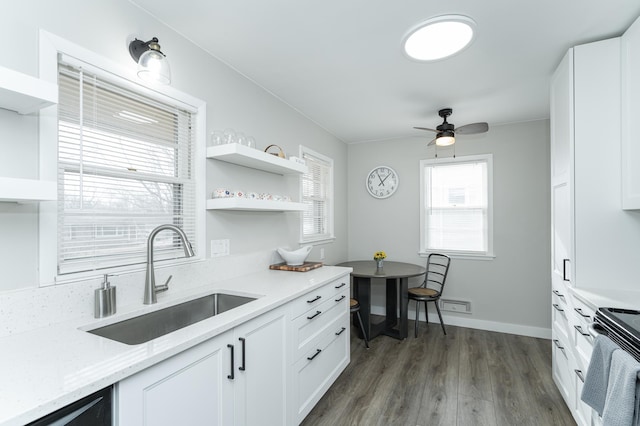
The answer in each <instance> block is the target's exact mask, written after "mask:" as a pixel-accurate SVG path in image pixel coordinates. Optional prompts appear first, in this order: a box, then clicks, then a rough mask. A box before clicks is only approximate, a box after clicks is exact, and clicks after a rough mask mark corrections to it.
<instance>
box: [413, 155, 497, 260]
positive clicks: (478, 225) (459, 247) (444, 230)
mask: <svg viewBox="0 0 640 426" xmlns="http://www.w3.org/2000/svg"><path fill="white" fill-rule="evenodd" d="M420 168H421V179H422V182H421V189H422V190H421V201H422V202H421V206H422V211H421V249H420V251H421V253H428V252H434V251H437V252H446V253H460V254H469V255H491V252H492V229H491V228H492V220H491V217H492V212H491V205H492V203H491V186H492V183H491V176H492V158H491V155H482V156H473V157H458V158H455V159H447V160H422V161H421V164H420Z"/></svg>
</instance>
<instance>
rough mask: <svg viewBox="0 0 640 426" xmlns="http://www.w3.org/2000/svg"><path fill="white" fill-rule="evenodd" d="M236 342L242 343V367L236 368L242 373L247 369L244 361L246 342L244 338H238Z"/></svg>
mask: <svg viewBox="0 0 640 426" xmlns="http://www.w3.org/2000/svg"><path fill="white" fill-rule="evenodd" d="M238 340H240V341H241V342H242V365H241V366H240V367H238V370H240V371H244V370H246V368H247V364H246V361H245V356H244V354H245V352H246V351H245V349H246V345H247V341H246V339H245V338H244V337H239V338H238Z"/></svg>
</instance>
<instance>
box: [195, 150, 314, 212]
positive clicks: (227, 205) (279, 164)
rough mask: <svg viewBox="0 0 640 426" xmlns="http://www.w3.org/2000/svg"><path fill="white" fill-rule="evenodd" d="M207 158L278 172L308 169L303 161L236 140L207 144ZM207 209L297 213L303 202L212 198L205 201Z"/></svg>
mask: <svg viewBox="0 0 640 426" xmlns="http://www.w3.org/2000/svg"><path fill="white" fill-rule="evenodd" d="M207 158H210V159H213V160H218V161H224V162H226V163H231V164H235V165H238V166H244V167H249V168H252V169H256V170H261V171H263V172H268V173H275V174H279V175H301V174H304V173H306V172H307V166H305V165H303V164H299V163H296V162H295V161H291V160H286V159H284V158H280V157H278V156H276V155H272V154H268V153H266V152H263V151H258V150H257V149H253V148H249V147H247V146H244V145H240V144H237V143H232V144H224V145H216V146H210V147H208V148H207ZM207 210H239V211H280V212H300V211H304V210H305V205H304V204H303V203H298V202H292V201H275V200H256V199H247V198H213V199H209V200H207Z"/></svg>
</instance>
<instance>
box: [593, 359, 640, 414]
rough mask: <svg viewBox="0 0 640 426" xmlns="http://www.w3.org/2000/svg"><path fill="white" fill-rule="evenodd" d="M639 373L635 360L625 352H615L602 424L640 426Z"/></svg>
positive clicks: (639, 369)
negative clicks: (639, 408)
mask: <svg viewBox="0 0 640 426" xmlns="http://www.w3.org/2000/svg"><path fill="white" fill-rule="evenodd" d="M638 373H640V363H638V361H636V360H635V358H633V357H632V356H631V355H629V354H628V353H627V352H625V351H623V350H619V351H614V352H613V355H612V356H611V370H610V373H609V387H608V389H607V399H606V402H605V404H604V412H603V413H602V424H605V425H638Z"/></svg>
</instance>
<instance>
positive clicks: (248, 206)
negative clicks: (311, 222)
mask: <svg viewBox="0 0 640 426" xmlns="http://www.w3.org/2000/svg"><path fill="white" fill-rule="evenodd" d="M207 210H245V211H273V212H301V211H304V210H305V205H304V204H303V203H294V202H291V201H270V200H250V199H246V198H212V199H209V200H207Z"/></svg>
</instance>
